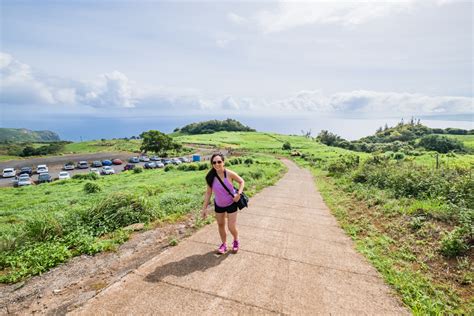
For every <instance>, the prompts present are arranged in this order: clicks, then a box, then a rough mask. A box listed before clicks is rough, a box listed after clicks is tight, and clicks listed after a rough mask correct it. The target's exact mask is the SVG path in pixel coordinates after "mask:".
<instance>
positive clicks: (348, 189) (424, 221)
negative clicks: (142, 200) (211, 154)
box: [179, 132, 474, 315]
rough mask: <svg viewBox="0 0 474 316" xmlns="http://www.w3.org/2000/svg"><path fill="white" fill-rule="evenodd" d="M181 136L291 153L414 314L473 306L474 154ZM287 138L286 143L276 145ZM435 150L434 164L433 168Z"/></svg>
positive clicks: (256, 136) (242, 136)
mask: <svg viewBox="0 0 474 316" xmlns="http://www.w3.org/2000/svg"><path fill="white" fill-rule="evenodd" d="M179 140H180V141H182V142H185V143H194V144H206V145H218V146H221V147H226V148H230V149H233V150H242V151H246V152H250V153H255V152H267V153H272V154H276V155H286V156H289V157H290V155H291V154H295V152H296V151H297V152H299V154H300V155H299V156H294V157H293V159H295V161H296V162H297V163H299V164H300V165H301V166H303V167H306V168H309V169H310V170H311V171H312V172H313V174H314V176H315V179H316V182H317V186H318V187H319V188H320V190H321V192H322V194H323V196H324V200H325V201H326V203H327V204H328V205H329V206H330V208H331V210H332V211H333V213H334V214H335V216H336V217H337V218H338V220H339V222H340V224H341V226H342V227H343V228H344V230H345V231H346V233H347V234H348V235H349V236H351V237H352V238H353V240H354V241H355V242H356V246H357V249H358V250H359V251H360V252H361V253H362V254H363V255H365V256H366V258H367V259H368V260H369V261H370V262H371V263H372V264H373V265H374V266H375V267H376V268H377V269H378V270H379V271H380V273H381V274H382V275H383V277H384V278H385V280H386V282H387V283H388V284H390V285H392V287H393V288H394V289H396V290H397V291H398V293H399V294H400V296H401V297H402V299H403V301H404V302H405V303H406V304H407V305H408V306H409V307H410V308H411V309H412V312H413V313H414V314H423V315H424V314H457V313H460V314H472V312H473V311H474V305H473V303H474V295H473V292H472V284H473V282H474V265H473V261H474V260H473V259H474V249H473V245H474V225H473V224H472V223H473V222H474V192H473V188H474V182H473V179H472V177H471V172H472V168H473V166H474V156H473V155H469V154H437V153H436V152H419V153H417V155H412V156H410V155H404V154H402V155H395V154H394V153H393V152H385V153H378V154H370V153H361V152H354V151H350V150H345V149H342V148H338V147H330V146H326V145H323V144H320V143H318V142H316V141H314V140H313V139H311V138H305V137H302V136H284V135H278V134H271V133H227V132H220V133H215V134H213V135H193V136H180V137H179ZM285 142H289V143H290V145H291V147H292V150H291V151H285V150H283V149H282V147H283V144H284V143H285ZM436 156H438V159H439V168H438V169H436Z"/></svg>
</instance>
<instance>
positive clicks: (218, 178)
mask: <svg viewBox="0 0 474 316" xmlns="http://www.w3.org/2000/svg"><path fill="white" fill-rule="evenodd" d="M216 177H217V180H219V182H220V183H221V184H222V186H223V187H224V189H225V190H226V191H227V193H229V194H230V196H232V198H233V197H234V195H233V194H232V193H230V190H229V188H228V187H227V186H226V185H225V184H224V182H223V181H222V180H221V178H220V177H219V175H218V174H216ZM226 178H227V173H226V172H225V170H224V179H226Z"/></svg>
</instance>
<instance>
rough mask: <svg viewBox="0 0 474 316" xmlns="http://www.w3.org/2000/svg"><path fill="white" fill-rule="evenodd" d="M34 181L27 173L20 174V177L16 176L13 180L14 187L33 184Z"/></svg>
mask: <svg viewBox="0 0 474 316" xmlns="http://www.w3.org/2000/svg"><path fill="white" fill-rule="evenodd" d="M32 184H33V181H31V178H30V176H29V175H28V174H27V173H23V174H20V175H19V176H18V177H15V179H14V180H13V186H14V187H23V186H27V185H32Z"/></svg>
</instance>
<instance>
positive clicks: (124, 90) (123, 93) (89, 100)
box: [79, 71, 136, 108]
mask: <svg viewBox="0 0 474 316" xmlns="http://www.w3.org/2000/svg"><path fill="white" fill-rule="evenodd" d="M84 85H85V87H86V89H85V90H86V91H85V93H84V94H83V95H81V96H80V98H79V99H80V102H82V103H84V104H87V105H91V106H94V107H124V108H131V107H134V106H135V102H136V101H135V100H134V99H133V96H132V88H131V86H130V81H129V80H128V78H127V76H125V75H124V74H123V73H121V72H119V71H113V72H111V73H108V74H103V75H101V76H100V77H99V80H97V81H96V82H94V83H89V82H86V83H84Z"/></svg>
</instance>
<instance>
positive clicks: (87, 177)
mask: <svg viewBox="0 0 474 316" xmlns="http://www.w3.org/2000/svg"><path fill="white" fill-rule="evenodd" d="M72 178H73V179H77V180H97V179H99V178H100V177H99V175H98V174H97V173H94V172H89V173H78V174H75V175H73V176H72Z"/></svg>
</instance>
